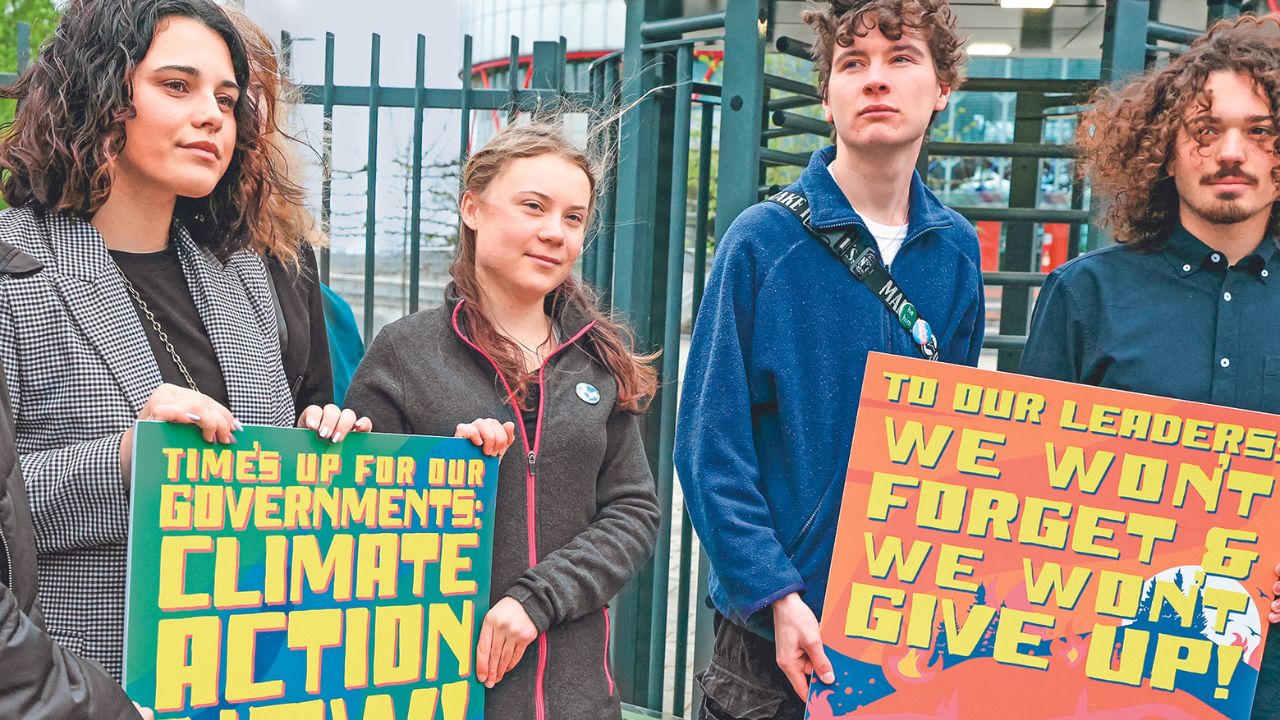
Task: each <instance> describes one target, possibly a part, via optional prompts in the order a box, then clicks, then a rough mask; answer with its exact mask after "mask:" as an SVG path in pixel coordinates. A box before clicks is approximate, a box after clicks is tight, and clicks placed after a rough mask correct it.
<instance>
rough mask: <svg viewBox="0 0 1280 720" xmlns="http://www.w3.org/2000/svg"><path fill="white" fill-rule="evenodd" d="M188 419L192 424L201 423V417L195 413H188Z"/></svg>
mask: <svg viewBox="0 0 1280 720" xmlns="http://www.w3.org/2000/svg"><path fill="white" fill-rule="evenodd" d="M187 419H188V420H190V421H191V422H200V416H199V415H197V414H195V413H193V412H189V413H187Z"/></svg>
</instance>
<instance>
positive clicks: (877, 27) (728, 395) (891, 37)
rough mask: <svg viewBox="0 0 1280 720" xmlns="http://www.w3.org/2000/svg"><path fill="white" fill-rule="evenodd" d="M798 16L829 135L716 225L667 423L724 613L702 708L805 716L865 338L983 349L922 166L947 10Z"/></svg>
mask: <svg viewBox="0 0 1280 720" xmlns="http://www.w3.org/2000/svg"><path fill="white" fill-rule="evenodd" d="M805 20H806V22H808V23H809V24H810V25H811V26H812V27H813V28H814V30H815V33H816V36H817V38H816V40H817V41H816V43H815V45H814V51H813V52H814V59H815V62H816V64H817V67H818V87H819V91H820V94H821V96H822V98H823V108H824V109H825V111H826V115H827V118H828V119H829V120H830V121H831V122H832V124H833V125H834V128H835V133H834V135H835V146H834V147H828V148H826V149H824V150H820V151H818V152H816V153H814V154H813V157H812V158H811V159H810V161H809V166H808V168H806V169H805V171H804V173H803V174H802V175H801V177H800V180H799V181H798V182H796V183H795V184H793V185H791V186H790V187H788V188H787V191H786V192H784V193H781V194H780V195H779V196H775V198H776V200H777V201H772V202H762V203H759V204H757V205H754V206H752V207H750V208H748V209H747V210H746V211H745V212H743V213H742V214H741V215H740V216H739V217H738V218H737V219H736V220H735V221H734V223H733V225H732V226H731V227H730V228H729V230H728V232H726V233H725V236H724V238H722V239H721V241H720V244H719V247H718V249H717V252H716V259H715V264H714V266H713V268H712V272H711V279H710V281H709V282H708V285H707V291H706V295H705V297H704V299H703V301H702V306H701V309H700V310H699V314H698V324H697V328H696V330H695V331H694V335H693V345H692V347H691V349H690V352H689V362H688V367H687V370H686V372H685V380H684V387H683V390H682V395H681V407H680V416H679V425H678V428H677V431H676V432H677V434H676V467H677V470H678V473H679V476H680V481H681V483H682V485H683V487H684V495H685V502H686V505H687V507H688V510H689V515H690V517H691V518H692V520H693V524H694V527H695V528H696V529H697V531H698V536H699V538H700V539H701V541H702V547H703V550H704V552H706V553H707V556H708V558H709V559H710V561H711V568H712V570H711V582H710V589H711V599H712V601H713V603H714V604H715V607H716V610H717V611H718V613H717V615H718V617H717V630H716V642H715V649H714V651H713V655H712V659H711V664H710V666H709V667H708V668H707V670H706V671H705V672H704V673H702V674H701V675H699V678H698V679H699V682H700V683H701V685H702V688H703V690H704V700H703V704H702V707H701V708H700V714H699V716H700V717H702V718H709V719H711V720H721V719H727V718H735V719H737V718H741V719H743V720H746V719H752V718H796V719H799V718H801V717H803V714H804V695H805V690H806V686H807V683H808V676H809V673H810V671H811V670H812V671H814V672H816V673H817V675H818V677H819V678H820V679H822V680H823V681H824V682H831V681H832V680H833V679H834V678H833V677H832V669H831V664H830V663H829V662H828V661H827V658H826V656H825V654H824V652H823V647H822V640H821V638H820V636H819V633H818V620H819V618H820V617H821V613H822V602H823V598H824V596H825V595H826V582H827V573H828V570H829V569H830V565H831V553H832V544H833V541H834V537H835V530H836V519H837V517H838V515H839V510H840V496H841V491H842V488H843V482H842V481H843V478H844V477H845V471H846V467H847V465H848V462H849V447H850V443H851V440H852V437H853V427H854V419H855V416H856V414H857V402H858V395H859V392H860V390H861V387H862V374H863V367H864V364H865V362H866V356H867V353H869V352H872V351H879V352H886V353H895V354H898V355H904V356H908V357H916V358H919V357H930V358H931V359H940V360H944V361H947V362H953V363H965V364H969V365H973V364H976V362H977V360H978V353H979V351H980V349H981V347H982V336H983V321H984V306H983V297H982V274H981V264H980V261H979V255H978V240H977V236H976V234H975V233H974V230H973V228H972V227H971V226H970V225H969V223H968V222H967V221H965V220H964V219H963V218H962V217H960V216H959V215H958V214H956V213H955V212H953V211H951V210H949V209H947V208H945V207H943V206H942V204H941V203H940V202H939V201H938V199H937V198H936V197H934V195H933V193H931V192H930V191H929V190H928V188H926V187H925V185H924V183H923V182H922V180H921V178H920V176H919V175H918V174H917V173H916V172H915V165H916V159H917V157H918V155H919V152H920V147H921V144H922V143H923V141H924V139H925V135H926V133H927V132H928V129H929V124H930V122H931V121H932V119H933V117H934V116H935V115H936V114H937V113H938V112H939V111H941V110H943V109H945V108H946V106H947V101H948V98H949V97H950V94H951V92H952V90H954V89H955V88H956V87H957V86H958V84H959V82H960V77H959V70H960V63H961V60H962V52H961V50H960V46H961V40H960V39H959V37H957V35H956V30H955V19H954V17H953V15H952V12H951V9H950V7H949V6H948V4H947V2H946V0H836V1H835V2H830V3H828V4H825V5H824V7H823V8H822V9H820V10H812V11H809V12H807V13H806V17H805ZM806 206H807V207H806ZM802 219H805V220H807V221H808V225H809V227H808V228H807V227H806V226H805V223H804V222H802ZM898 291H900V292H898Z"/></svg>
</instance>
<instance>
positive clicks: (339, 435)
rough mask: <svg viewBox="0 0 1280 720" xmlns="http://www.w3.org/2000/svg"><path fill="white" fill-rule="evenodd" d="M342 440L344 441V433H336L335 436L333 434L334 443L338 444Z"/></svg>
mask: <svg viewBox="0 0 1280 720" xmlns="http://www.w3.org/2000/svg"><path fill="white" fill-rule="evenodd" d="M341 439H342V433H340V432H336V433H334V434H333V441H334V442H338V441H339V440H341Z"/></svg>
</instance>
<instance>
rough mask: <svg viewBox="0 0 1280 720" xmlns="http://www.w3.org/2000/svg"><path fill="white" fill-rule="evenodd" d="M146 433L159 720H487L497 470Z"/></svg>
mask: <svg viewBox="0 0 1280 720" xmlns="http://www.w3.org/2000/svg"><path fill="white" fill-rule="evenodd" d="M237 440H238V442H237V444H235V445H213V444H210V443H206V442H204V440H203V439H202V438H201V437H200V434H199V432H198V431H197V430H196V429H195V428H193V427H191V426H183V425H168V424H164V423H152V422H143V423H139V424H138V428H137V431H136V434H135V446H134V454H133V495H132V498H131V502H132V508H131V521H130V522H131V527H130V533H129V581H128V599H127V609H126V617H127V621H126V622H127V626H126V627H127V629H126V644H125V671H124V675H125V687H126V689H127V690H128V692H129V695H130V696H131V697H132V698H133V699H134V700H136V701H138V702H139V703H141V704H143V705H150V706H152V707H154V708H155V711H156V717H157V718H191V719H192V720H277V719H280V720H283V719H284V718H288V719H289V720H329V719H333V720H348V719H350V720H357V719H363V720H394V719H397V718H406V717H412V718H423V719H432V718H439V719H440V720H474V719H476V718H482V717H483V716H484V695H483V686H482V685H480V684H479V683H477V682H476V681H475V668H474V653H475V647H476V640H477V634H478V631H479V627H480V623H481V621H482V620H483V618H484V614H485V612H486V611H487V609H488V599H489V575H490V569H491V555H492V552H491V550H492V547H491V546H492V537H493V522H492V517H493V511H494V508H495V502H494V496H495V492H496V490H497V477H498V461H497V459H495V458H489V457H485V456H484V455H482V454H481V453H480V452H479V450H478V449H477V448H476V447H475V446H474V445H472V444H471V443H470V442H467V441H465V440H458V439H453V438H436V437H413V436H405V435H385V434H368V435H360V434H353V435H350V436H348V437H347V438H346V439H345V440H344V441H343V442H342V443H341V444H340V445H333V444H331V443H329V442H327V441H323V440H320V439H318V438H317V437H316V435H315V433H314V432H311V431H306V430H291V429H280V428H265V427H246V428H245V429H244V431H243V432H240V433H237Z"/></svg>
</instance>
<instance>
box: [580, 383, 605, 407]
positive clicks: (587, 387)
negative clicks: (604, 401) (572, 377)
mask: <svg viewBox="0 0 1280 720" xmlns="http://www.w3.org/2000/svg"><path fill="white" fill-rule="evenodd" d="M574 389H575V390H576V391H577V393H578V399H579V400H581V401H582V402H584V403H586V404H588V405H595V404H596V403H598V402H600V391H599V390H597V389H596V386H595V385H592V384H590V383H578V387H576V388H574Z"/></svg>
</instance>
